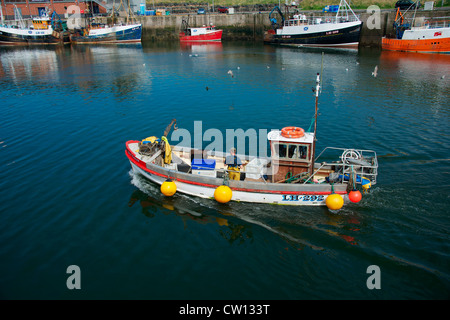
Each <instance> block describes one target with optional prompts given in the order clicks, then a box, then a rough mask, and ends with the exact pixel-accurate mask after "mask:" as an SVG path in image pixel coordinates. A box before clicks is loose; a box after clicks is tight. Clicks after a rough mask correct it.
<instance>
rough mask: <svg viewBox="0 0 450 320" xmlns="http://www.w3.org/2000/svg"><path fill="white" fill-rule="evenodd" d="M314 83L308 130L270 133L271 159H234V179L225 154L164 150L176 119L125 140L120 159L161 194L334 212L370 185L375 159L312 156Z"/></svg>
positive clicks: (367, 154)
mask: <svg viewBox="0 0 450 320" xmlns="http://www.w3.org/2000/svg"><path fill="white" fill-rule="evenodd" d="M320 81H321V80H320V75H319V74H317V79H316V87H315V100H316V104H315V115H314V130H313V131H312V130H311V131H312V132H305V131H304V130H303V129H301V128H299V127H285V128H283V129H282V130H273V131H270V132H269V133H268V135H267V139H268V141H269V143H270V150H271V155H270V156H267V157H258V156H247V155H237V157H239V158H240V159H241V161H242V166H243V168H244V169H243V171H240V172H238V174H239V175H240V177H238V179H236V168H233V167H230V166H229V165H226V161H227V153H224V152H219V151H214V150H202V149H195V148H190V147H182V146H170V145H169V142H168V139H167V137H168V133H169V132H170V130H171V127H172V125H174V130H176V129H177V127H176V119H173V120H172V122H171V123H170V124H169V125H168V126H167V127H166V129H165V131H164V133H163V135H162V137H161V138H160V139H158V138H157V137H156V136H151V137H148V138H145V139H143V140H130V141H127V142H126V147H125V154H126V157H127V158H128V160H129V162H130V164H131V167H132V170H133V171H134V172H135V173H137V174H140V175H142V176H143V177H145V178H147V179H148V180H150V181H152V182H154V183H156V184H158V185H160V186H161V187H160V189H161V192H162V193H163V194H164V195H166V196H173V195H174V194H175V193H176V192H180V193H182V194H187V195H190V196H195V197H201V198H210V199H215V200H216V201H218V202H220V203H227V202H228V201H241V202H250V203H268V204H283V205H307V206H323V205H326V206H327V207H328V208H329V209H330V210H339V209H340V208H342V206H343V205H344V204H345V203H349V202H355V203H356V202H359V201H360V200H361V197H362V194H361V191H360V190H359V189H361V190H362V191H363V192H362V193H364V191H365V190H369V189H370V187H371V186H373V185H375V184H376V178H377V171H378V161H377V155H376V152H375V151H372V150H364V149H343V148H336V147H327V148H325V149H324V150H323V151H322V152H321V153H320V154H319V156H317V157H316V152H315V151H316V150H315V147H316V140H317V135H316V132H317V104H318V95H319V91H320ZM228 157H229V156H228ZM235 164H237V163H236V162H235V163H234V164H232V165H235ZM232 174H233V175H234V177H232Z"/></svg>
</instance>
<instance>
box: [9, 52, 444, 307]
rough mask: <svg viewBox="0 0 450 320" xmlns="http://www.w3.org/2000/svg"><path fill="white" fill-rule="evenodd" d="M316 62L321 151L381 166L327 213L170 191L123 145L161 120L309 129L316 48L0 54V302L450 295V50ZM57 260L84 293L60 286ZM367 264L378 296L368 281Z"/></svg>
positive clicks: (329, 56)
mask: <svg viewBox="0 0 450 320" xmlns="http://www.w3.org/2000/svg"><path fill="white" fill-rule="evenodd" d="M323 60H324V68H323V73H322V76H323V88H322V93H321V96H320V104H319V111H320V116H319V120H318V149H319V150H320V149H322V148H324V147H326V146H335V147H354V148H365V149H372V150H375V151H376V152H377V154H378V156H379V165H380V168H379V176H378V184H377V185H376V186H375V187H374V188H372V191H371V193H370V194H365V195H364V196H363V200H362V201H361V203H359V204H357V205H355V204H350V205H348V206H346V207H344V209H342V210H341V211H340V212H339V213H332V212H330V211H328V210H327V209H326V208H315V207H314V208H313V207H311V208H308V207H301V208H299V207H289V206H273V205H262V204H256V205H255V204H246V203H229V204H226V205H220V204H218V203H216V202H215V201H212V200H205V199H198V198H192V197H188V196H184V195H181V194H176V195H175V196H174V197H173V198H166V197H164V196H162V195H161V194H160V192H159V189H158V187H157V186H155V185H153V184H151V183H149V182H147V181H145V180H144V179H143V178H142V177H140V176H137V175H134V174H133V173H132V172H131V170H130V169H131V168H130V164H129V162H128V160H127V158H126V157H125V154H124V147H125V141H127V140H139V139H143V138H145V137H148V136H151V135H157V136H159V135H162V133H163V131H164V129H165V127H166V126H167V125H168V124H169V123H170V120H171V119H172V118H176V119H177V123H178V126H179V127H180V128H186V129H188V130H192V129H193V128H194V121H202V129H203V131H206V130H208V129H218V130H220V131H221V132H224V133H225V131H226V129H238V128H242V129H243V130H248V129H251V128H253V129H256V130H259V129H269V130H270V129H272V128H282V127H284V126H288V125H296V126H301V127H303V128H305V129H306V128H308V127H309V125H310V124H311V117H312V116H313V112H314V96H313V93H312V91H311V88H312V87H313V86H314V85H315V75H316V73H317V72H320V71H321V61H322V51H321V50H312V49H309V50H308V49H297V48H282V47H272V46H263V45H261V44H241V43H223V44H215V45H214V44H212V45H187V46H183V47H180V45H179V44H178V43H169V44H158V43H157V44H144V45H143V46H104V47H102V46H92V47H89V46H72V47H70V46H68V47H64V48H52V47H51V48H47V47H42V48H41V47H38V48H20V47H19V48H5V47H2V48H0V88H1V89H2V90H1V91H2V94H1V102H0V119H1V122H0V153H1V157H0V166H1V170H0V186H1V191H2V192H1V193H0V212H1V215H0V219H1V223H0V243H1V245H0V260H1V261H2V263H1V264H0V297H1V298H3V299H286V300H288V299H449V289H450V272H449V265H450V263H449V262H450V258H449V253H450V251H449V238H450V237H449V227H450V219H449V214H450V210H449V209H448V206H449V203H450V192H449V191H450V182H449V181H450V143H449V139H450V130H449V123H450V104H449V101H450V89H449V88H450V56H448V55H426V54H407V53H392V52H382V53H381V52H378V51H365V50H363V51H360V52H356V51H334V50H332V51H329V50H328V51H325V54H324V58H323ZM376 65H377V66H378V75H377V77H373V76H372V74H371V73H372V71H373V70H374V67H375V66H376ZM229 70H231V71H232V72H233V77H231V75H230V74H229V73H228V71H229ZM70 265H77V266H79V267H80V270H81V290H69V289H67V286H66V280H67V278H68V277H69V274H67V273H66V269H67V267H68V266H70ZM371 265H376V266H378V267H379V268H380V274H381V289H373V290H370V289H368V287H367V285H366V281H367V279H368V277H369V276H370V274H368V273H367V268H368V267H369V266H371Z"/></svg>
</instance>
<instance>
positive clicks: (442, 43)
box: [381, 38, 450, 53]
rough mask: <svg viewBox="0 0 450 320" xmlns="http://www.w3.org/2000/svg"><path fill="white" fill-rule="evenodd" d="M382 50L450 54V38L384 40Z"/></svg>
mask: <svg viewBox="0 0 450 320" xmlns="http://www.w3.org/2000/svg"><path fill="white" fill-rule="evenodd" d="M381 48H382V49H383V50H393V51H410V52H430V53H431V52H440V53H450V38H440V39H422V40H401V39H389V38H383V39H382V40H381Z"/></svg>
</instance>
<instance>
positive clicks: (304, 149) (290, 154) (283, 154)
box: [273, 143, 309, 160]
mask: <svg viewBox="0 0 450 320" xmlns="http://www.w3.org/2000/svg"><path fill="white" fill-rule="evenodd" d="M308 148H309V145H303V144H289V143H274V145H273V149H274V150H273V152H274V156H275V157H277V158H279V159H286V160H308Z"/></svg>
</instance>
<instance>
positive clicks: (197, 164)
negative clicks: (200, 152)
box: [191, 159, 216, 170]
mask: <svg viewBox="0 0 450 320" xmlns="http://www.w3.org/2000/svg"><path fill="white" fill-rule="evenodd" d="M191 167H192V170H214V169H215V167H216V160H215V159H192V163H191Z"/></svg>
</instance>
